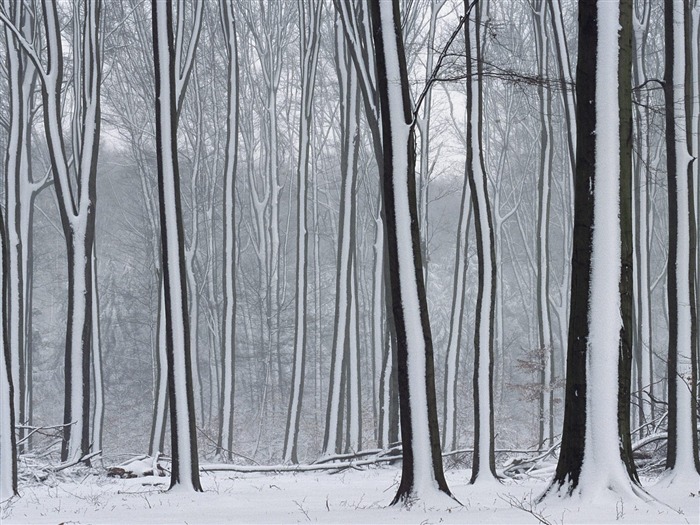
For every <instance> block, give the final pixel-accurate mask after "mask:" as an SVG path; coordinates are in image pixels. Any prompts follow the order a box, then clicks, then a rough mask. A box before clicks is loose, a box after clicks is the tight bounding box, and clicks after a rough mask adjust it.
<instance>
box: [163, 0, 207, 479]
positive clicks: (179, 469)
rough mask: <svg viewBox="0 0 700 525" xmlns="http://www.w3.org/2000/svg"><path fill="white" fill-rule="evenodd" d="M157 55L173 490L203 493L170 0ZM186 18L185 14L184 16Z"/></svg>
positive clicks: (164, 12)
mask: <svg viewBox="0 0 700 525" xmlns="http://www.w3.org/2000/svg"><path fill="white" fill-rule="evenodd" d="M151 7H152V13H153V58H154V68H155V87H156V143H157V152H158V197H159V203H160V233H161V243H162V251H161V254H162V258H163V264H162V268H163V280H164V291H165V301H164V306H165V333H166V352H167V363H168V395H169V398H170V429H171V454H172V473H171V478H170V488H171V489H172V488H174V487H176V486H182V487H184V488H186V489H188V490H193V491H201V490H202V488H201V486H200V483H199V460H198V457H197V435H196V427H195V413H194V392H193V388H192V363H191V355H190V338H189V328H190V327H189V319H188V317H187V277H186V275H185V253H184V252H185V246H184V242H185V240H184V231H183V225H182V206H181V203H180V180H179V173H178V159H177V141H176V138H177V111H176V90H175V74H174V73H175V68H174V58H175V53H174V48H173V28H172V23H173V12H172V5H171V4H170V3H169V2H165V3H164V2H159V1H158V0H153V1H152V3H151ZM182 16H184V15H182Z"/></svg>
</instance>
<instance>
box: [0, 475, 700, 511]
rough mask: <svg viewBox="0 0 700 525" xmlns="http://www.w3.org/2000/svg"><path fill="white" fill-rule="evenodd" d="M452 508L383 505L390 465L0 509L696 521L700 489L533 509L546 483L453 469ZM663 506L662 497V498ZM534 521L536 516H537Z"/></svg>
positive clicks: (84, 489)
mask: <svg viewBox="0 0 700 525" xmlns="http://www.w3.org/2000/svg"><path fill="white" fill-rule="evenodd" d="M446 475H447V481H448V483H449V486H450V488H451V489H452V491H453V492H454V494H455V496H456V497H457V499H458V500H459V501H460V502H461V503H462V506H459V505H458V504H456V503H455V505H454V506H453V507H452V508H442V509H432V508H426V507H425V506H424V505H421V504H417V505H415V506H414V507H413V508H411V509H410V510H405V509H399V508H394V507H389V506H388V504H389V502H390V501H391V499H392V497H393V496H394V492H395V491H396V486H397V483H398V480H399V477H400V470H399V469H398V468H396V467H381V468H371V469H369V470H362V471H359V470H347V471H344V472H340V473H336V474H330V473H327V472H305V473H279V474H238V473H228V472H217V473H205V474H202V485H203V487H204V491H205V492H204V493H203V494H192V493H184V492H163V491H164V489H165V487H167V478H153V477H150V478H137V479H128V480H122V479H113V478H107V477H105V476H103V475H99V476H98V475H94V474H90V475H87V476H85V477H83V478H76V481H74V482H61V483H53V484H51V483H47V484H44V485H36V486H31V487H27V486H25V487H23V488H22V489H21V497H20V498H14V499H13V500H11V501H10V502H6V503H4V504H3V505H2V508H1V509H0V522H2V524H3V525H10V524H15V523H29V524H40V523H52V524H55V523H71V524H98V523H109V524H130V523H144V524H145V523H148V524H159V523H187V524H193V523H306V522H311V523H415V524H418V523H421V524H428V523H507V524H518V523H551V524H560V523H618V522H619V523H634V524H642V523H690V524H697V523H700V487H698V486H694V487H693V486H691V485H690V484H686V485H678V486H675V487H673V488H671V489H665V488H661V487H654V485H653V480H645V481H648V483H646V485H647V489H648V490H649V492H650V493H651V494H652V495H653V496H654V497H656V498H658V500H659V502H652V503H644V502H641V501H636V502H634V501H629V500H626V501H621V500H619V499H617V498H615V497H614V496H612V495H611V497H610V498H607V499H606V501H600V502H594V503H592V502H581V501H577V500H568V501H565V500H562V501H556V502H548V503H546V504H543V505H536V504H535V503H534V500H535V498H536V497H537V496H538V495H539V494H540V493H541V492H542V490H543V489H544V488H545V486H546V481H543V480H534V479H532V480H529V481H525V482H518V483H515V482H508V483H506V484H504V485H502V486H496V487H492V486H486V487H474V486H470V485H468V483H467V482H468V480H469V477H470V473H469V471H468V470H450V471H448V472H447V473H446ZM661 502H663V503H661ZM538 517H539V518H538Z"/></svg>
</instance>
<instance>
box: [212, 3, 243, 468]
mask: <svg viewBox="0 0 700 525" xmlns="http://www.w3.org/2000/svg"><path fill="white" fill-rule="evenodd" d="M220 6H221V25H222V27H223V30H224V36H225V40H226V54H227V57H228V65H227V80H228V83H227V84H228V91H227V93H226V104H227V105H226V107H227V118H226V158H225V161H224V162H225V166H224V211H223V215H224V269H223V280H224V334H223V339H222V349H221V352H222V353H221V401H220V403H219V439H218V442H217V448H218V454H220V455H221V454H223V455H224V456H225V457H226V458H227V459H228V460H231V459H232V457H231V450H232V448H233V408H234V404H233V400H234V394H235V386H236V375H235V374H236V367H235V356H236V353H235V349H236V256H235V253H234V249H235V247H236V208H235V205H236V197H235V185H236V171H237V168H238V116H239V89H238V80H239V71H238V36H237V33H236V19H235V17H234V12H233V2H231V1H230V0H225V1H223V2H222V3H221V4H220Z"/></svg>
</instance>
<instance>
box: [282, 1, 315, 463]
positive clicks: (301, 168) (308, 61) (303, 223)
mask: <svg viewBox="0 0 700 525" xmlns="http://www.w3.org/2000/svg"><path fill="white" fill-rule="evenodd" d="M322 8H323V2H321V1H317V0H298V1H297V10H298V15H299V35H300V38H299V53H300V57H301V82H302V84H301V115H300V118H299V159H298V162H297V261H296V265H297V268H296V294H295V310H294V358H293V359H294V361H293V368H292V386H291V393H290V396H289V409H288V411H287V427H286V431H285V440H284V451H283V456H284V460H285V462H291V463H297V461H298V460H297V440H298V436H299V420H300V418H301V403H302V399H303V397H304V380H305V368H306V340H307V330H306V323H307V313H306V311H307V302H308V298H307V291H308V283H307V280H308V262H307V259H308V255H309V253H308V252H309V236H308V231H307V217H308V196H307V195H308V189H309V168H310V163H311V162H310V154H311V140H312V136H311V133H312V129H313V103H314V89H315V87H316V71H317V69H318V54H319V49H320V38H321V35H320V32H321V31H320V29H321V26H320V24H321V10H322Z"/></svg>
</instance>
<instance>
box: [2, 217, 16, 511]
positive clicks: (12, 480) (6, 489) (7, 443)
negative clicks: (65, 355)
mask: <svg viewBox="0 0 700 525" xmlns="http://www.w3.org/2000/svg"><path fill="white" fill-rule="evenodd" d="M4 223H5V221H4V219H3V216H2V213H0V258H1V259H2V262H1V264H0V282H1V283H2V297H1V298H0V344H2V351H1V352H0V414H2V416H0V501H4V500H6V499H9V498H11V497H12V496H15V495H17V446H16V441H15V408H14V395H13V394H14V392H13V388H12V373H11V362H10V359H11V355H10V347H9V344H8V340H7V333H6V330H5V327H6V326H7V313H6V309H5V305H6V304H7V286H6V283H7V279H6V274H7V247H6V244H5V224H4Z"/></svg>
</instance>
